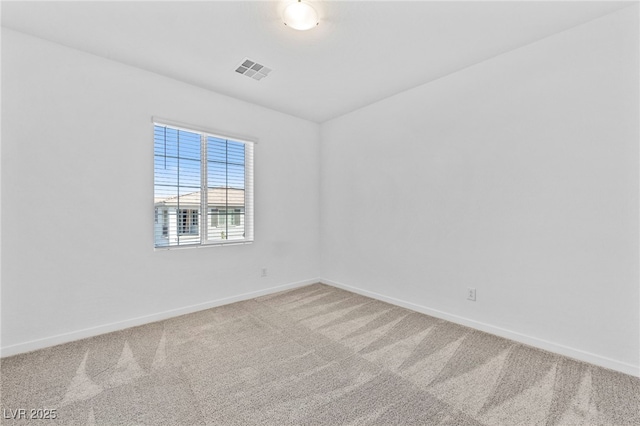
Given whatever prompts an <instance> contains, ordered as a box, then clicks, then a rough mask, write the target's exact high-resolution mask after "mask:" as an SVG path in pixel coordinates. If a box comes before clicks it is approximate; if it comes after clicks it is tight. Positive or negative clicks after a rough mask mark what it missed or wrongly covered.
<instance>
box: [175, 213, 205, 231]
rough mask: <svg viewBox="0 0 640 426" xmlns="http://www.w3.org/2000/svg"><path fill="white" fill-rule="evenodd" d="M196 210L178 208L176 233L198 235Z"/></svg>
mask: <svg viewBox="0 0 640 426" xmlns="http://www.w3.org/2000/svg"><path fill="white" fill-rule="evenodd" d="M199 214H200V212H199V211H198V210H192V209H180V210H178V234H179V235H198V232H199V230H198V215H199Z"/></svg>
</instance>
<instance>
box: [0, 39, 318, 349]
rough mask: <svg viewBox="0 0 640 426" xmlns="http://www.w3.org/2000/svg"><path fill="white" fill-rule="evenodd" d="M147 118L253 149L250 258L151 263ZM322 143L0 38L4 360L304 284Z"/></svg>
mask: <svg viewBox="0 0 640 426" xmlns="http://www.w3.org/2000/svg"><path fill="white" fill-rule="evenodd" d="M254 83H255V84H259V83H258V82H254ZM152 116H159V117H163V118H166V119H171V120H175V121H179V122H184V123H191V124H195V125H199V126H202V127H208V128H213V129H217V130H220V131H222V132H229V133H232V134H241V135H247V136H251V137H255V138H258V139H259V143H258V144H257V145H256V148H255V194H256V195H255V243H254V244H251V245H239V246H230V247H216V248H206V249H184V250H172V251H154V249H153V158H152V156H153V127H152V123H151V117H152ZM318 143H319V126H318V125H317V124H315V123H311V122H307V121H304V120H300V119H297V118H293V117H290V116H287V115H285V114H281V113H277V112H274V111H271V110H268V109H265V108H261V107H258V106H255V105H251V104H248V103H244V102H241V101H238V100H234V99H231V98H228V97H225V96H221V95H217V94H215V93H211V92H208V91H205V90H202V89H199V88H196V87H193V86H189V85H187V84H183V83H179V82H177V81H173V80H170V79H167V78H164V77H161V76H159V75H156V74H152V73H149V72H146V71H142V70H139V69H136V68H132V67H128V66H125V65H122V64H119V63H116V62H112V61H109V60H106V59H102V58H99V57H96V56H92V55H88V54H84V53H82V52H79V51H76V50H72V49H68V48H65V47H63V46H60V45H57V44H53V43H49V42H46V41H43V40H40V39H37V38H33V37H30V36H26V35H23V34H21V33H17V32H14V31H10V30H3V31H2V154H3V155H2V229H3V235H2V255H3V258H2V347H3V349H4V350H3V355H10V354H11V353H15V352H19V351H23V350H28V349H34V348H37V347H42V346H47V345H50V344H53V343H59V342H61V341H65V340H70V339H75V338H79V337H83V336H86V335H91V334H97V333H100V332H104V331H109V330H112V329H117V328H122V327H125V326H128V325H132V324H135V323H142V322H146V321H149V320H151V319H157V318H160V317H162V316H167V315H174V314H176V313H180V312H186V311H189V310H193V309H198V308H199V309H203V308H206V307H207V306H209V305H215V304H217V303H221V302H228V301H230V300H235V299H237V298H242V297H247V296H242V295H243V294H245V293H251V292H263V291H271V290H272V289H273V287H276V286H280V285H288V284H294V283H300V282H307V281H311V282H313V281H314V279H315V278H317V277H318V276H319V260H318V259H319V237H318V231H319V204H318V197H319V194H318V186H319V175H318V173H319V158H318V150H319V147H318ZM263 267H264V268H268V276H267V277H266V278H261V277H260V274H261V268H263ZM252 294H254V295H255V294H256V293H252ZM225 298H232V299H226V300H223V299H225ZM192 305H198V306H196V307H192ZM183 308H184V309H183ZM176 309H178V311H172V310H176ZM180 309H183V310H180ZM167 311H172V312H167ZM163 313H164V314H163ZM149 316H151V317H149ZM140 317H143V318H140ZM92 327H97V328H95V329H91V328H92ZM85 329H90V330H85ZM65 333H70V334H65ZM40 339H44V340H40Z"/></svg>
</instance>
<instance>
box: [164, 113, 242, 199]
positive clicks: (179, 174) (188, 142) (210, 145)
mask: <svg viewBox="0 0 640 426" xmlns="http://www.w3.org/2000/svg"><path fill="white" fill-rule="evenodd" d="M154 152H155V155H154V162H155V164H154V175H155V176H154V182H155V188H154V194H155V199H156V202H157V201H160V200H166V199H169V198H173V197H177V196H183V195H186V194H190V193H195V192H199V191H200V183H201V161H202V160H201V157H202V155H201V154H202V153H201V148H200V134H198V133H193V132H189V131H185V130H178V129H174V128H171V127H165V126H158V125H156V126H155V128H154ZM244 161H245V145H244V144H243V143H240V142H234V141H231V140H226V139H222V138H217V137H213V136H207V187H208V188H236V189H244V183H245V164H244Z"/></svg>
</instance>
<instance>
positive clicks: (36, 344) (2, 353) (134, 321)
mask: <svg viewBox="0 0 640 426" xmlns="http://www.w3.org/2000/svg"><path fill="white" fill-rule="evenodd" d="M318 282H320V279H319V278H316V279H312V280H304V281H297V282H294V283H289V284H283V285H278V286H275V287H270V288H266V289H263V290H258V291H252V292H249V293H242V294H238V295H236V296H231V297H224V298H222V299H216V300H211V301H208V302H204V303H198V304H195V305H190V306H184V307H182V308H176V309H170V310H168V311H163V312H157V313H155V314H151V315H144V316H141V317H136V318H131V319H127V320H124V321H117V322H113V323H110V324H103V325H99V326H95V327H89V328H84V329H81V330H76V331H71V332H68V333H62V334H57V335H55V336H50V337H45V338H42V339H36V340H31V341H28V342H23V343H17V344H15V345H10V346H6V347H3V348H0V357H2V358H4V357H8V356H12V355H18V354H21V353H25V352H31V351H35V350H38V349H43V348H48V347H51V346H56V345H60V344H63V343H69V342H73V341H76V340H80V339H86V338H88V337H94V336H98V335H100V334H105V333H111V332H113V331H119V330H123V329H126V328H130V327H137V326H139V325H144V324H149V323H152V322H156V321H162V320H165V319H167V318H173V317H177V316H180V315H185V314H190V313H193V312H198V311H203V310H205V309H210V308H215V307H216V306H221V305H228V304H230V303H235V302H240V301H243V300H248V299H253V298H254V297H260V296H265V295H267V294H271V293H277V292H279V291H284V290H290V289H293V288H297V287H302V286H305V285H309V284H315V283H318Z"/></svg>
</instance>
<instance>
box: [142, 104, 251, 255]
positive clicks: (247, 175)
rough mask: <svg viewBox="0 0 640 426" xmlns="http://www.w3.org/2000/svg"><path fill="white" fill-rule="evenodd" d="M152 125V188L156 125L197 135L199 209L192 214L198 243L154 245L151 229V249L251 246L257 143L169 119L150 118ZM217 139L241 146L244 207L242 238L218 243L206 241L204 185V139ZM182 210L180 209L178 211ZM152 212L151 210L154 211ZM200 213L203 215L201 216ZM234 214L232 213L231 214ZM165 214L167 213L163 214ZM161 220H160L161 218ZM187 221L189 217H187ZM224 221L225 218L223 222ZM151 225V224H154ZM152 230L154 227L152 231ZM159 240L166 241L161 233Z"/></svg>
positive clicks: (154, 237)
mask: <svg viewBox="0 0 640 426" xmlns="http://www.w3.org/2000/svg"><path fill="white" fill-rule="evenodd" d="M151 122H152V126H151V132H152V135H153V136H152V140H153V143H152V148H153V149H154V153H153V155H152V159H153V160H154V167H153V170H154V188H155V128H156V126H161V127H167V128H171V129H174V130H178V131H185V132H191V133H196V134H199V135H200V163H201V173H200V174H201V185H200V192H201V196H200V199H201V200H200V206H199V208H198V209H196V210H195V211H196V214H198V215H199V218H198V223H197V226H198V230H199V232H198V234H197V235H199V242H198V243H188V244H183V245H178V244H174V245H166V246H165V245H160V246H158V245H156V243H157V240H158V239H157V238H156V235H155V230H154V233H153V239H154V242H153V246H154V250H176V249H186V248H202V247H217V246H226V245H242V244H251V243H253V241H254V232H255V229H254V216H253V215H254V200H255V194H254V182H253V177H254V157H255V154H254V153H255V149H254V148H255V145H256V144H257V143H258V140H257V139H256V138H253V137H247V136H242V135H238V134H233V133H230V132H220V131H216V130H212V129H208V128H205V127H202V126H194V125H190V124H185V123H179V122H176V121H173V120H167V119H162V118H158V117H152V119H151ZM208 137H212V138H217V139H224V140H227V141H229V142H237V143H242V144H244V146H245V148H244V152H245V154H244V189H243V191H244V206H243V210H244V212H243V215H244V232H243V238H242V239H231V240H230V239H220V240H210V239H209V234H210V233H209V229H208V227H209V223H210V221H209V220H208V218H207V217H206V216H209V212H210V211H211V210H212V209H211V206H209V205H208V200H207V198H208V186H207V166H208V164H207V138H208ZM154 199H155V189H154ZM156 208H158V206H156V205H155V201H154V209H156ZM181 210H183V209H181ZM226 210H231V211H234V207H233V206H226ZM154 211H155V210H154ZM203 212H204V214H203ZM234 213H235V212H234ZM167 215H168V211H167ZM163 219H164V218H163ZM189 219H190V218H189ZM226 219H228V218H227V217H225V220H226ZM177 222H178V210H176V232H177V231H178V228H179V225H178V223H177ZM154 226H155V223H154ZM154 229H155V228H154ZM182 235H194V234H182ZM161 238H162V239H168V238H169V237H168V235H166V234H165V233H164V229H163V233H162V236H161Z"/></svg>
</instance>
